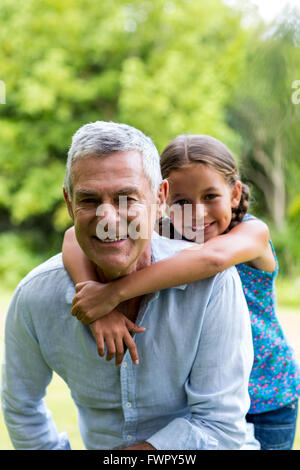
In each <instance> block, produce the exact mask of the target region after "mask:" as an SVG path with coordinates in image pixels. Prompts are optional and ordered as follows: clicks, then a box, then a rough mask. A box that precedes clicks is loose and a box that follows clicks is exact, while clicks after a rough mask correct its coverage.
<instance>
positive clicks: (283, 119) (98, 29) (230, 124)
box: [0, 0, 300, 448]
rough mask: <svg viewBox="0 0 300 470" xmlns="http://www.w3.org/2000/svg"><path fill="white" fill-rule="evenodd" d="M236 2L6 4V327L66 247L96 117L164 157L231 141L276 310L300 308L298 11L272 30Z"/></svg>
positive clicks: (1, 177) (2, 201) (0, 269)
mask: <svg viewBox="0 0 300 470" xmlns="http://www.w3.org/2000/svg"><path fill="white" fill-rule="evenodd" d="M234 4H235V6H228V2H227V3H226V4H225V3H223V2H222V0H210V1H209V2H205V1H203V0H172V1H164V0H152V1H147V0H145V1H143V0H127V1H122V0H101V2H95V1H93V0H44V1H43V2H40V1H39V0H27V1H26V2H22V1H20V0H1V3H0V25H1V28H0V44H1V47H0V81H1V82H0V83H1V85H2V86H1V88H0V93H1V92H2V97H0V260H1V261H0V286H1V299H2V300H1V307H2V308H1V325H2V326H3V323H4V313H5V310H6V308H7V302H8V300H9V298H10V296H11V292H12V290H13V289H14V288H15V287H16V285H17V283H18V281H19V280H20V279H21V278H22V277H23V276H25V275H26V273H27V272H28V271H29V270H30V269H31V268H32V267H34V266H36V265H37V264H39V263H40V262H42V261H44V260H45V259H47V258H48V257H49V256H51V255H53V254H55V253H57V252H59V251H60V250H61V243H62V238H63V234H64V231H65V229H66V228H67V227H68V226H69V225H70V220H69V217H68V214H67V210H66V208H65V204H64V201H63V196H62V182H63V177H64V167H65V161H66V155H67V151H68V147H69V145H70V143H71V138H72V135H73V133H74V132H75V131H76V130H77V129H78V128H79V127H80V126H81V125H83V124H85V123H87V122H91V121H95V120H112V121H118V122H126V123H127V124H131V125H133V126H135V127H137V128H139V129H141V130H143V131H144V132H145V133H146V134H148V135H150V136H151V137H152V138H153V140H154V142H155V143H156V145H157V147H158V149H159V151H161V150H162V149H163V148H164V146H165V145H166V144H167V143H168V142H169V141H170V140H171V139H172V138H174V137H175V136H176V135H177V134H179V133H183V132H187V133H201V134H210V135H213V136H214V137H216V138H218V139H220V140H222V141H223V142H225V143H226V144H227V145H228V146H229V147H230V148H231V150H232V151H233V153H234V154H235V156H236V158H237V159H238V160H239V162H240V167H241V174H242V178H243V180H244V181H245V182H247V183H248V184H249V185H250V187H251V192H252V199H251V212H252V213H254V214H255V215H257V216H259V217H261V218H262V219H263V220H264V221H266V222H267V223H268V224H269V227H270V230H271V234H272V239H273V242H274V245H275V248H276V251H277V254H278V258H279V265H280V276H279V279H278V281H277V289H278V301H279V303H280V306H282V308H283V309H284V311H285V310H286V309H287V308H289V309H293V312H294V313H295V312H297V311H298V309H299V305H300V244H299V237H300V185H299V181H300V158H299V150H300V132H299V129H300V91H299V90H300V82H298V81H299V80H300V54H299V43H300V14H299V10H297V9H294V10H292V9H291V8H290V9H285V11H283V12H282V13H281V14H280V16H278V17H277V18H276V19H275V20H274V21H273V22H271V23H267V24H266V23H264V22H263V21H262V19H261V18H260V17H259V15H258V12H257V10H256V9H255V8H254V7H253V5H252V3H250V2H248V1H243V2H242V1H241V2H239V1H236V2H234ZM3 93H5V96H4V98H5V103H3V101H4V100H3ZM295 318H296V317H295ZM298 324H299V323H298ZM2 332H3V329H1V341H2V338H3V333H2ZM57 380H58V379H57ZM55 383H58V385H57V387H58V389H57V390H60V388H59V387H60V385H61V384H60V382H59V381H58V382H55ZM51 386H52V385H51ZM54 395H55V392H54ZM56 396H60V397H62V396H63V395H61V394H60V393H58V392H57V395H56ZM54 401H55V400H54ZM62 403H64V402H62ZM62 409H63V410H64V405H62ZM61 414H64V412H62V413H59V412H58V413H57V415H58V419H59V416H60V415H61ZM72 416H73V415H72ZM74 416H75V415H74ZM72 419H73V418H72ZM72 423H73V421H72ZM72 426H73V425H72ZM72 426H71V427H72ZM75 426H76V423H75ZM1 427H2V426H1ZM1 432H2V431H0V448H1V447H2V448H5V447H3V446H5V445H7V444H5V443H4V444H2V435H1ZM4 432H5V431H4ZM3 439H4V437H3ZM3 442H6V440H5V441H3Z"/></svg>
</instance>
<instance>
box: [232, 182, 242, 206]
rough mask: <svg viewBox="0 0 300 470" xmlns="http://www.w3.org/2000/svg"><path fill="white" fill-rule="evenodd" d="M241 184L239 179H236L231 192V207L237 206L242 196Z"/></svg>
mask: <svg viewBox="0 0 300 470" xmlns="http://www.w3.org/2000/svg"><path fill="white" fill-rule="evenodd" d="M242 188H243V185H242V183H241V182H240V181H236V182H235V184H234V186H233V188H232V192H231V207H232V209H236V208H237V207H238V206H239V203H240V201H241V197H242Z"/></svg>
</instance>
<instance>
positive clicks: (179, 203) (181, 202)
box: [173, 199, 190, 206]
mask: <svg viewBox="0 0 300 470" xmlns="http://www.w3.org/2000/svg"><path fill="white" fill-rule="evenodd" d="M173 204H178V205H179V206H184V205H185V204H190V202H189V201H188V200H187V199H180V200H178V201H175V202H173Z"/></svg>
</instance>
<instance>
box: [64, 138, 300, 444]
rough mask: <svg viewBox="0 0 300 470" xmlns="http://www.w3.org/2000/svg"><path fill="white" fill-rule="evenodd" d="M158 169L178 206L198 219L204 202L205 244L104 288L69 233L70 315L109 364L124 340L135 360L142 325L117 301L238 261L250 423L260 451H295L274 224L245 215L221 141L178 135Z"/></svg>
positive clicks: (293, 380)
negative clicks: (88, 330) (248, 343)
mask: <svg viewBox="0 0 300 470" xmlns="http://www.w3.org/2000/svg"><path fill="white" fill-rule="evenodd" d="M161 169H162V175H163V178H166V179H168V182H169V197H168V205H169V206H173V205H174V204H175V205H180V206H181V207H182V209H183V212H184V207H185V204H190V205H192V208H193V213H192V217H193V222H192V225H194V223H195V222H194V221H195V218H196V211H197V207H199V206H198V204H201V205H202V207H203V208H204V229H203V230H204V244H202V245H197V244H196V243H195V244H194V246H192V247H191V248H188V249H185V250H183V251H181V252H179V253H177V254H176V255H174V256H172V257H170V258H167V259H165V260H163V261H160V262H158V263H155V264H152V265H151V266H149V267H147V268H145V269H143V270H141V271H137V272H135V273H132V274H130V275H128V276H125V277H123V278H121V279H118V280H116V281H113V282H110V283H108V284H100V283H99V282H97V276H96V274H95V270H94V267H93V265H92V263H91V262H90V261H89V260H88V259H87V258H86V257H85V255H84V254H83V252H82V251H81V249H80V247H79V245H78V244H77V242H76V239H75V236H74V231H73V228H72V229H69V230H68V231H67V232H66V234H65V240H64V245H63V259H64V263H65V266H66V268H67V270H68V271H69V273H70V275H71V276H72V278H73V280H74V282H75V283H79V284H77V285H76V291H77V294H76V296H75V297H74V300H73V308H72V314H73V315H76V316H77V318H78V319H79V320H81V321H82V322H83V323H84V324H88V323H92V322H94V323H93V325H94V326H95V327H96V330H94V331H93V332H94V335H95V339H96V342H97V345H98V351H99V354H100V355H101V356H103V355H104V342H105V343H106V346H107V360H110V359H111V358H112V357H113V356H114V354H116V364H117V365H120V363H121V361H122V358H123V355H124V348H123V344H125V346H127V347H128V349H129V352H130V354H131V357H132V359H133V360H134V362H135V363H138V355H137V351H136V348H135V344H134V341H133V340H132V337H131V336H130V335H129V333H128V329H129V330H130V331H132V332H136V333H140V332H142V331H143V329H142V328H141V327H135V326H134V325H133V324H132V323H130V324H129V323H128V322H127V321H126V318H125V317H124V316H123V315H122V314H121V313H120V312H118V311H117V310H116V307H117V306H118V305H119V304H120V303H122V302H124V301H126V300H128V299H130V298H134V297H138V296H141V295H144V294H147V293H150V292H154V291H157V290H161V289H166V288H169V287H172V286H176V285H181V284H186V283H190V282H194V281H196V280H199V279H203V278H206V277H209V276H212V275H215V274H216V273H218V272H220V271H222V270H224V269H226V268H228V267H229V266H233V265H235V266H236V268H237V270H238V272H239V275H240V278H241V281H242V284H243V290H244V294H245V297H246V300H247V303H248V307H249V312H250V317H251V324H252V333H253V343H254V355H255V358H254V364H253V369H252V372H251V376H250V381H249V394H250V398H251V407H250V410H249V413H248V415H247V421H248V422H252V423H253V424H254V427H255V437H256V439H258V440H259V441H260V444H261V448H262V449H291V448H292V445H293V441H294V435H295V428H296V418H297V398H298V396H299V395H300V371H299V368H298V365H297V364H296V362H295V359H294V356H293V351H292V349H291V348H290V346H289V345H288V343H287V341H286V338H285V336H284V334H283V332H282V328H281V326H280V324H279V322H278V319H277V316H276V311H275V287H274V280H275V277H276V275H277V272H278V264H277V259H276V255H275V251H274V249H273V246H272V243H271V241H270V235H269V230H268V227H267V226H266V225H265V224H264V223H263V222H262V221H260V220H259V219H257V218H255V217H254V216H252V215H249V214H246V213H247V209H248V200H249V190H248V188H247V186H246V185H244V184H242V183H241V182H240V180H239V175H238V170H237V166H236V162H235V160H234V158H233V156H232V154H231V152H230V151H229V150H228V148H227V147H226V146H225V145H223V144H222V143H221V142H219V141H218V140H216V139H214V138H212V137H209V136H202V135H191V136H185V135H181V136H178V137H176V138H175V139H174V140H173V141H172V142H171V143H170V144H169V145H168V146H167V147H166V148H165V150H164V151H163V153H162V155H161ZM172 218H173V220H172V222H174V225H175V226H173V231H172V233H173V235H174V233H176V232H179V233H184V229H185V227H184V222H183V224H182V225H179V226H178V222H176V220H174V217H173V216H172V214H171V219H172ZM182 220H184V217H182ZM165 221H166V219H164V220H163V223H162V224H161V227H163V226H164V223H165ZM172 222H171V223H172ZM194 229H195V230H196V227H194ZM84 281H88V282H84ZM110 312H111V313H110ZM184 314H186V315H188V312H186V313H184ZM100 317H101V318H100ZM96 319H97V321H95V320H96ZM166 334H167V332H166ZM120 345H121V346H120Z"/></svg>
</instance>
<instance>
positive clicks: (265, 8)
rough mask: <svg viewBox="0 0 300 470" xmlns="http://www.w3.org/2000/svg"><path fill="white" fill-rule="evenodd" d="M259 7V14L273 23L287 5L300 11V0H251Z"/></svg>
mask: <svg viewBox="0 0 300 470" xmlns="http://www.w3.org/2000/svg"><path fill="white" fill-rule="evenodd" d="M250 1H251V3H254V4H255V5H257V7H258V10H259V13H260V14H261V16H262V17H263V19H264V20H265V21H267V22H269V21H272V20H273V19H274V18H275V16H276V15H278V14H279V13H280V11H281V10H282V9H283V8H285V7H286V6H287V5H291V6H293V7H295V6H296V7H298V8H299V9H300V0H250Z"/></svg>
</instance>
